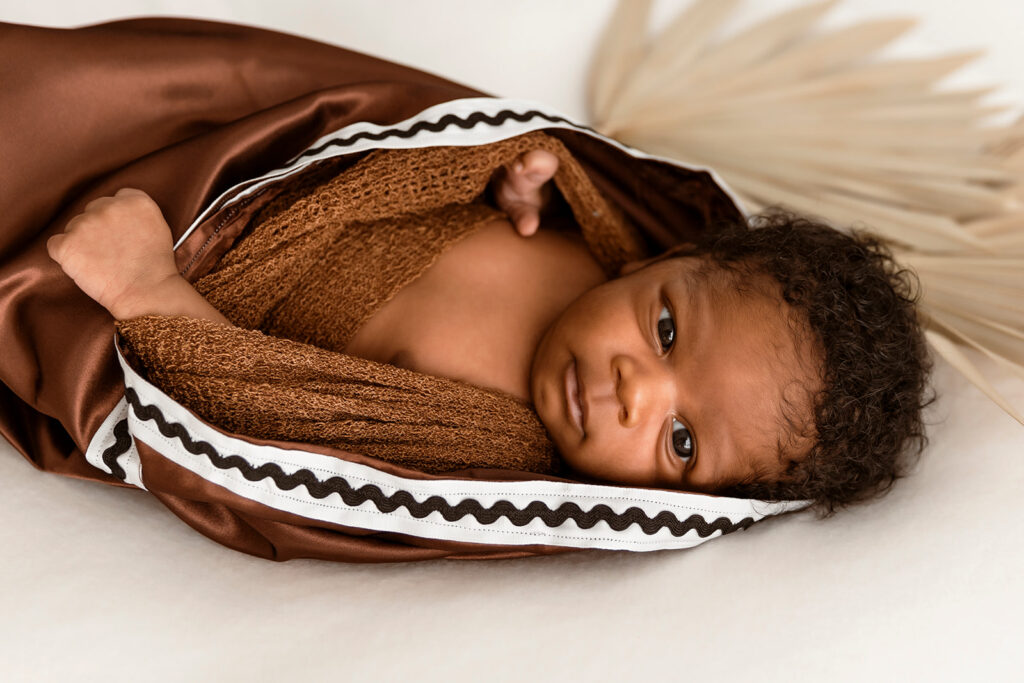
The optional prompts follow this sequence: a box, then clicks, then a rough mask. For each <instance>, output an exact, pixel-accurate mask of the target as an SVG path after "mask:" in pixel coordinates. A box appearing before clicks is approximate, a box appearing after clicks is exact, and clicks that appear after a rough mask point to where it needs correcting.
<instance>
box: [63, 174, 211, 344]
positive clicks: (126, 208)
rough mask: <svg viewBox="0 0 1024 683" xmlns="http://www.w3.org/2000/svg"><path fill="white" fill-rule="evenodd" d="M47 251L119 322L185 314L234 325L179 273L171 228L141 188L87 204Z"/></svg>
mask: <svg viewBox="0 0 1024 683" xmlns="http://www.w3.org/2000/svg"><path fill="white" fill-rule="evenodd" d="M46 251H47V253H49V255H50V258H52V259H53V260H54V261H56V262H57V263H59V264H60V267H61V269H62V270H63V271H64V272H65V273H67V275H68V277H70V278H71V279H72V280H74V281H75V284H77V285H78V287H79V288H80V289H81V290H82V291H83V292H85V293H86V294H88V295H89V296H90V297H91V298H93V299H95V300H96V302H97V303H99V304H100V305H101V306H103V307H104V308H106V309H107V310H108V311H110V314H111V315H112V316H114V318H116V319H117V320H127V319H128V318H137V317H139V316H142V315H185V316H189V317H191V318H203V319H206V320H211V321H213V322H218V323H223V324H225V325H230V324H231V323H230V321H228V319H227V318H225V317H224V315H223V314H221V312H220V311H218V310H217V309H216V308H214V307H213V306H212V305H210V303H209V302H208V301H206V299H204V298H203V297H202V295H201V294H199V292H197V291H196V290H195V289H194V288H193V287H192V285H190V284H189V283H188V281H187V280H186V279H185V278H183V277H182V276H181V274H180V273H179V272H178V268H177V265H176V264H175V262H174V244H173V241H172V238H171V229H170V227H169V226H168V225H167V221H165V220H164V217H163V214H162V213H161V212H160V207H159V206H157V204H156V202H154V201H153V199H152V198H151V197H150V196H149V195H147V194H146V193H145V192H143V191H142V190H134V189H131V188H123V189H120V190H118V191H117V192H116V193H115V194H114V196H113V197H101V198H99V199H94V200H93V201H91V202H89V203H88V204H87V205H86V207H85V211H83V212H82V213H80V214H78V215H77V216H75V217H74V218H72V219H71V220H70V221H69V222H68V224H67V226H66V227H65V228H64V232H63V233H60V234H57V235H52V236H51V237H50V239H48V240H47V241H46Z"/></svg>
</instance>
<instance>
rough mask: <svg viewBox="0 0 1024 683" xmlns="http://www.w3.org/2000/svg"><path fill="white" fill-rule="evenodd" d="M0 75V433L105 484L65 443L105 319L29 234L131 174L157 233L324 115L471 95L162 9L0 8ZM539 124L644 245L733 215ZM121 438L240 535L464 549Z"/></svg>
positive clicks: (370, 548)
mask: <svg viewBox="0 0 1024 683" xmlns="http://www.w3.org/2000/svg"><path fill="white" fill-rule="evenodd" d="M0 87H2V106H0V125H2V128H0V129H2V130H3V135H0V159H2V160H3V163H2V164H0V217H2V218H0V221H2V223H0V434H2V435H3V436H4V437H5V438H6V439H7V440H8V441H10V442H11V443H12V444H13V445H14V446H15V448H17V449H18V450H19V451H20V452H21V453H22V454H23V455H24V456H25V457H26V458H27V459H28V460H29V461H31V462H32V463H33V464H34V465H35V466H37V467H39V468H41V469H43V470H47V471H50V472H54V473H58V474H64V475H68V476H75V477H81V478H86V479H92V480H97V481H103V482H107V483H112V484H121V483H122V482H120V481H119V480H118V479H116V478H115V477H112V476H110V475H109V474H107V473H105V472H103V471H100V470H99V469H97V468H96V467H94V466H93V465H91V464H90V463H89V462H88V461H87V460H86V459H85V457H84V453H85V451H86V449H87V448H88V446H89V444H90V442H91V440H92V437H93V435H94V434H96V433H97V432H98V430H99V428H100V425H101V424H102V423H103V422H104V420H105V419H106V418H107V416H108V415H110V414H111V411H112V410H113V409H114V407H115V406H116V405H117V404H118V403H119V401H121V400H122V397H123V395H124V381H123V374H122V372H121V370H120V367H119V366H118V363H117V358H116V354H115V351H114V346H113V339H114V321H113V319H112V318H111V317H110V316H109V314H108V313H107V312H106V311H105V310H104V309H103V308H101V307H100V306H99V305H98V304H96V303H95V302H93V301H92V300H91V299H89V298H88V297H87V296H86V295H85V294H83V293H82V292H81V291H79V290H78V289H77V287H76V286H75V285H74V283H73V282H72V281H71V280H70V279H69V278H67V277H66V276H65V275H64V274H63V272H62V271H61V269H60V267H59V266H58V265H57V264H56V263H55V262H53V261H52V260H51V259H50V258H49V257H48V255H47V253H46V249H45V243H46V239H47V238H48V237H49V236H50V235H52V234H54V233H55V232H58V231H61V230H63V228H64V225H65V224H66V223H67V221H68V220H69V219H70V218H71V217H73V216H74V215H76V214H77V213H80V212H81V211H82V210H83V208H84V206H85V205H86V204H87V203H88V202H89V201H91V200H92V199H95V198H97V197H100V196H106V195H111V194H113V193H114V192H116V191H117V190H118V189H120V188H122V187H136V188H140V189H142V190H144V191H146V192H147V193H148V194H150V195H151V196H152V197H153V198H154V199H155V200H156V202H157V203H158V204H159V205H160V207H161V209H162V210H163V213H164V215H165V217H166V218H167V220H168V223H169V224H170V226H171V229H172V233H173V235H174V237H175V240H176V241H177V239H178V238H179V237H181V236H182V235H184V234H185V232H186V230H188V228H189V226H190V225H191V224H192V222H193V221H194V220H195V219H196V218H197V217H198V216H199V215H200V214H201V213H202V212H203V210H204V208H205V207H207V206H208V205H209V204H210V203H211V202H212V201H213V200H214V199H216V198H217V197H218V196H219V195H220V194H221V193H222V192H223V191H225V190H226V189H228V188H230V187H232V186H234V185H235V184H237V183H239V182H241V181H244V180H247V179H249V178H253V177H256V176H258V175H260V174H262V173H265V172H267V171H269V170H271V169H274V168H277V167H280V166H282V165H283V164H285V163H286V162H287V161H288V160H289V159H291V158H292V157H294V156H295V155H296V154H298V153H300V152H302V150H304V149H306V148H307V147H309V146H310V145H311V143H313V142H314V141H315V140H317V139H318V138H320V137H321V136H323V135H325V134H326V133H329V132H331V131H334V130H337V129H339V128H341V127H343V126H346V125H349V124H352V123H355V122H371V123H376V124H381V125H387V124H393V123H396V122H399V121H402V120H404V119H407V118H409V117H411V116H414V115H415V114H417V113H419V112H421V111H423V110H424V109H426V108H427V107H430V106H433V105H436V104H439V103H443V102H448V101H451V100H455V99H459V98H466V97H478V96H481V95H482V94H481V93H479V92H477V91H474V90H472V89H470V88H467V87H465V86H461V85H459V84H456V83H452V82H450V81H447V80H445V79H443V78H440V77H437V76H433V75H430V74H427V73H423V72H420V71H417V70H415V69H410V68H408V67H403V66H399V65H396V64H392V63H389V62H387V61H384V60H380V59H375V58H372V57H369V56H366V55H362V54H358V53H355V52H351V51H348V50H345V49H342V48H339V47H335V46H331V45H326V44H323V43H319V42H315V41H311V40H308V39H304V38H299V37H295V36H289V35H284V34H280V33H276V32H273V31H267V30H262V29H255V28H250V27H245V26H237V25H231V24H223V23H217V22H209V21H196V20H186V19H170V18H153V19H132V20H126V21H118V22H112V23H107V24H99V25H95V26H88V27H83V28H78V29H52V28H39V27H30V26H18V25H11V24H0ZM549 134H551V135H553V136H554V137H557V138H558V139H559V140H561V142H563V143H564V144H565V145H566V147H567V148H568V149H569V150H570V151H571V152H572V153H573V155H574V157H575V158H576V159H577V160H578V161H579V163H580V166H581V168H582V169H583V171H584V172H585V173H586V174H587V176H588V178H589V180H590V181H591V182H592V183H593V185H594V187H595V188H597V190H598V191H599V192H600V193H601V194H602V195H603V196H604V197H605V198H607V199H608V200H609V201H611V202H613V203H614V204H615V205H616V206H618V207H619V208H620V209H621V210H622V211H623V212H624V214H625V215H626V217H627V219H628V220H629V221H630V222H631V223H632V224H634V225H636V226H638V227H639V229H640V230H641V231H642V233H643V239H644V242H645V246H646V249H647V250H648V251H654V250H656V249H658V248H662V247H666V246H669V245H672V244H675V243H677V242H679V241H681V240H685V239H687V238H688V237H689V238H692V237H693V236H694V235H695V234H697V233H699V232H700V231H702V230H705V229H706V228H707V226H709V225H713V224H714V223H716V222H717V221H720V220H730V219H733V220H734V219H736V218H737V217H740V216H741V214H740V213H739V212H738V210H737V209H736V207H735V206H734V205H733V203H732V202H731V200H730V199H729V198H728V196H727V195H726V194H725V193H724V192H722V190H721V189H720V188H718V187H717V186H716V185H715V183H714V181H713V179H712V178H711V177H710V175H709V174H707V173H705V172H703V171H698V170H687V169H683V168H679V167H676V166H671V165H668V164H659V163H657V162H653V161H640V160H638V159H636V158H634V157H631V156H630V155H628V154H627V153H625V152H624V151H622V150H621V149H618V148H616V147H615V146H612V145H609V144H606V143H604V142H602V141H600V140H597V139H594V138H592V137H590V136H588V135H585V134H583V133H579V132H576V131H571V130H562V129H556V128H552V129H551V130H550V131H549ZM356 156H357V155H356ZM355 160H356V159H355V158H353V162H354V161H355ZM272 194H273V192H268V193H267V194H266V195H264V196H263V197H262V198H261V199H259V200H257V201H254V202H252V203H249V204H246V203H243V204H242V205H241V207H242V208H241V209H240V210H238V211H236V210H234V209H233V210H232V211H233V212H232V213H230V214H229V215H225V214H223V213H216V212H215V213H214V214H212V215H211V217H210V218H209V219H208V220H203V221H201V222H200V223H199V224H198V225H197V226H195V228H194V229H193V230H192V231H191V232H190V233H189V235H188V237H187V238H186V239H185V240H184V241H183V243H182V244H180V246H179V247H178V248H177V250H176V259H177V262H178V265H179V267H180V269H181V272H182V273H183V275H184V276H185V277H186V278H188V279H189V280H191V281H193V282H195V281H196V280H197V279H199V278H200V277H202V276H203V275H204V274H206V273H208V272H210V271H211V269H213V268H214V266H215V265H216V264H217V263H218V261H219V259H220V258H222V257H223V256H224V255H225V254H226V253H228V252H229V251H230V250H231V248H232V245H233V244H234V242H235V240H236V239H237V237H238V235H239V234H240V232H241V230H242V229H243V227H244V225H245V221H246V219H247V218H248V217H251V212H252V211H255V210H256V209H257V208H258V206H259V205H260V201H262V200H263V199H266V198H268V197H270V196H272ZM246 212H249V213H248V215H247V213H246ZM286 445H287V444H286ZM139 452H140V454H141V455H142V456H143V459H146V458H151V459H152V461H148V462H147V465H146V468H145V471H146V485H147V488H148V490H149V491H150V493H151V494H152V495H154V496H156V497H157V498H158V499H160V500H161V502H162V503H164V504H165V505H167V506H168V507H169V508H170V509H171V510H172V511H173V512H174V513H175V514H177V515H178V516H179V517H181V518H182V519H184V520H185V521H186V522H187V523H188V524H190V525H192V526H193V527H195V528H196V529H198V530H199V531H201V532H202V533H204V534H206V535H208V536H210V537H211V538H214V539H216V540H217V541H218V542H221V543H224V544H225V545H228V546H230V547H233V548H237V549H239V550H243V551H245V552H251V553H253V554H257V555H261V556H264V557H273V558H276V559H287V558H288V557H325V558H330V559H345V560H354V561H356V560H358V561H381V560H404V559H424V558H429V557H441V556H453V555H456V554H459V553H463V554H465V553H467V552H468V551H467V550H466V549H465V548H462V547H460V546H459V544H454V543H446V542H442V541H438V542H431V543H426V542H411V541H409V540H408V539H400V538H368V537H367V535H366V534H365V533H364V532H358V531H355V530H339V529H325V528H320V527H317V526H315V525H308V524H306V523H305V522H303V521H302V520H297V519H294V518H285V517H283V516H280V515H278V516H274V515H269V514H263V511H258V510H252V509H242V508H241V507H232V505H231V504H230V503H229V502H226V501H225V500H224V499H223V497H222V496H221V494H220V492H218V491H217V490H215V489H216V487H213V486H210V485H202V484H201V483H195V482H190V481H188V480H187V478H186V477H185V475H184V474H183V473H182V472H179V471H178V470H176V469H175V468H174V467H173V466H171V465H169V464H167V463H163V462H160V461H159V459H158V458H157V457H156V456H155V455H153V454H152V453H151V452H150V451H149V450H148V449H147V448H146V446H145V444H143V443H141V442H140V443H139ZM338 455H339V457H348V456H345V455H344V454H338ZM467 476H492V475H489V474H487V473H481V474H475V475H474V474H469V475H467ZM321 526H322V525H321ZM503 552H504V551H502V550H500V549H497V550H494V549H488V548H483V549H480V548H477V549H475V550H474V551H473V552H469V555H470V556H474V557H497V556H507V553H505V554H503ZM517 554H522V553H517Z"/></svg>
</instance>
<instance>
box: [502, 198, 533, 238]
mask: <svg viewBox="0 0 1024 683" xmlns="http://www.w3.org/2000/svg"><path fill="white" fill-rule="evenodd" d="M505 212H506V213H507V214H508V217H509V218H510V219H511V220H512V225H514V226H515V228H516V232H518V233H519V234H520V235H522V236H523V237H529V236H530V235H532V234H533V233H535V232H537V229H538V228H539V227H540V211H539V210H538V208H537V206H536V205H533V204H529V203H526V202H515V203H512V204H509V205H507V206H506V207H505Z"/></svg>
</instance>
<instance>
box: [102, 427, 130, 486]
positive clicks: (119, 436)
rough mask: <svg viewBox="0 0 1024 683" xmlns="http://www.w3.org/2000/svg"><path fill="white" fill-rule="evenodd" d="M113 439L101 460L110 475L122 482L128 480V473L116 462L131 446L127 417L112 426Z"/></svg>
mask: <svg viewBox="0 0 1024 683" xmlns="http://www.w3.org/2000/svg"><path fill="white" fill-rule="evenodd" d="M114 439H115V441H114V443H112V444H111V445H110V446H108V447H107V449H106V450H105V451H103V455H102V456H101V459H102V460H103V464H104V465H106V466H107V469H109V470H110V473H111V474H113V475H114V476H115V477H117V478H118V479H120V480H121V481H124V480H125V479H127V478H128V473H127V472H125V471H124V468H123V467H121V465H120V464H119V463H118V462H117V459H118V458H119V457H120V456H121V455H123V454H124V453H127V452H128V449H129V448H131V446H132V435H131V434H130V433H129V432H128V418H127V417H125V418H121V419H120V420H118V422H117V424H116V425H114Z"/></svg>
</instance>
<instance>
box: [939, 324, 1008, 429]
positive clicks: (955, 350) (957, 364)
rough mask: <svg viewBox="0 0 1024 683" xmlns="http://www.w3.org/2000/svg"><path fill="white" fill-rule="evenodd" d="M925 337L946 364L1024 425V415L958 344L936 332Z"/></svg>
mask: <svg viewBox="0 0 1024 683" xmlns="http://www.w3.org/2000/svg"><path fill="white" fill-rule="evenodd" d="M925 337H926V338H927V339H928V343H929V344H930V345H931V347H932V348H933V349H935V351H936V352H937V353H938V354H939V355H940V356H942V357H943V358H944V359H946V362H947V363H949V364H950V365H952V366H953V367H954V368H956V370H958V371H959V372H960V373H961V374H962V375H963V376H964V377H966V378H967V379H968V380H970V381H971V383H972V384H973V385H974V386H976V387H978V388H979V389H981V391H982V392H983V393H984V394H985V395H986V396H988V397H989V398H990V399H992V401H994V402H995V404H996V405H997V406H999V407H1000V408H1002V409H1003V410H1004V411H1006V413H1007V414H1009V415H1010V416H1011V417H1012V418H1013V419H1015V420H1016V421H1017V422H1020V423H1021V424H1022V425H1024V415H1021V413H1020V412H1018V411H1017V410H1016V409H1015V408H1014V407H1013V406H1012V405H1011V404H1010V402H1009V401H1007V400H1006V398H1005V397H1004V396H1003V395H1002V394H1000V393H999V392H998V391H997V390H996V388H995V387H994V386H992V383H991V382H990V381H989V380H988V378H986V377H985V375H983V374H982V373H981V371H980V370H978V366H976V365H975V364H974V363H973V362H971V359H970V358H968V357H967V354H965V353H964V352H963V350H962V349H960V348H959V347H958V346H957V345H956V344H954V343H953V342H952V341H950V340H949V338H948V337H945V336H944V335H942V334H939V333H938V332H935V331H934V330H925Z"/></svg>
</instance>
